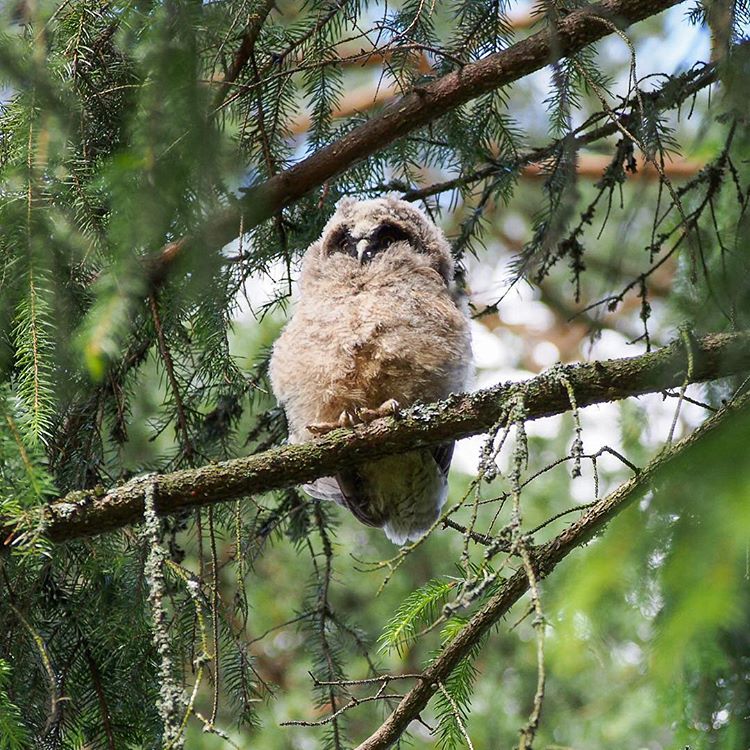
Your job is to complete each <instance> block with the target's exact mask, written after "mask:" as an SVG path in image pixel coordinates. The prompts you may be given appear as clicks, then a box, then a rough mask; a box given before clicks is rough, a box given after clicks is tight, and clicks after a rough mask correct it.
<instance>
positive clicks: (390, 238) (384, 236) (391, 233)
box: [372, 224, 411, 251]
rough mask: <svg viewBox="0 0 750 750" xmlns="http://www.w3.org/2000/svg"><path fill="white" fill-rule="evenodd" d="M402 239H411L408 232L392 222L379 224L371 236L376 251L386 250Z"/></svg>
mask: <svg viewBox="0 0 750 750" xmlns="http://www.w3.org/2000/svg"><path fill="white" fill-rule="evenodd" d="M404 240H406V241H407V242H409V241H411V238H410V236H409V234H408V233H407V232H405V231H404V230H403V229H401V227H398V226H395V225H393V224H384V225H382V226H380V227H379V228H378V229H377V230H376V232H375V233H374V235H373V237H372V243H373V245H374V246H375V247H377V250H378V251H382V250H387V249H388V248H389V247H390V246H391V245H393V244H394V243H396V242H403V241H404Z"/></svg>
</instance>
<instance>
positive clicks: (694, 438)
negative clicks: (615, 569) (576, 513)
mask: <svg viewBox="0 0 750 750" xmlns="http://www.w3.org/2000/svg"><path fill="white" fill-rule="evenodd" d="M749 405H750V396H744V397H743V398H742V399H741V400H740V402H739V403H738V404H736V405H734V406H731V407H727V408H724V409H722V410H721V411H720V412H718V413H717V414H716V415H714V416H713V417H711V418H710V419H708V420H707V421H706V422H704V423H703V424H702V425H701V426H700V427H699V428H698V429H697V430H695V432H693V433H692V434H691V435H690V436H689V437H687V438H686V439H685V440H683V441H681V442H680V443H677V444H676V445H674V446H672V447H671V448H669V449H667V450H666V451H664V452H663V453H661V454H660V455H659V456H658V458H656V459H654V460H653V461H652V462H651V463H650V464H649V465H648V466H646V467H645V468H644V469H642V470H641V471H640V472H639V473H638V474H637V475H636V476H635V477H633V478H632V479H631V480H630V481H628V482H625V483H624V484H622V485H621V486H620V487H618V488H617V489H616V490H615V491H614V492H612V493H611V494H609V495H607V497H605V498H602V499H601V500H600V501H598V502H597V503H596V504H595V505H593V506H592V507H591V508H590V509H589V510H588V511H587V512H586V513H585V514H584V515H583V516H581V518H579V519H578V520H577V521H575V522H574V523H572V524H571V525H570V526H568V527H567V528H566V529H565V530H564V531H563V532H562V533H561V534H559V535H558V536H556V537H555V538H554V539H552V540H551V541H549V542H547V543H546V544H544V545H542V546H541V547H539V548H537V549H535V550H534V551H533V552H531V551H530V553H529V554H530V556H531V557H532V562H533V566H534V569H535V573H536V577H537V578H538V579H542V578H545V577H546V576H548V575H549V574H550V573H551V572H552V571H553V570H554V569H555V567H556V566H557V564H558V563H559V562H560V561H562V560H563V559H564V558H565V557H567V556H568V555H569V554H570V553H571V552H572V551H573V550H575V549H577V548H578V547H580V546H581V545H583V544H585V543H586V542H588V541H590V540H591V538H592V537H593V535H594V534H595V533H596V532H597V531H599V530H600V529H601V528H602V527H603V526H604V525H605V524H606V523H608V522H609V521H610V520H612V518H614V517H615V516H616V515H618V514H619V513H621V512H622V511H623V510H625V508H627V507H628V506H630V505H631V504H632V503H633V502H634V501H635V500H637V499H639V498H640V497H642V496H643V494H644V493H645V492H647V491H648V490H651V489H653V488H654V485H655V483H656V482H657V481H658V480H661V479H662V478H663V477H664V476H665V474H666V473H667V472H669V473H670V474H671V473H672V472H673V471H674V469H675V468H676V466H677V465H680V466H681V467H685V470H686V471H689V470H690V466H691V458H692V457H693V456H694V455H695V454H694V449H695V447H696V444H697V443H699V442H700V441H703V440H704V439H705V438H708V439H714V438H716V437H719V436H720V435H721V434H722V433H723V432H724V430H725V428H727V427H731V425H732V424H733V423H737V422H738V421H739V420H740V419H744V420H745V423H746V417H747V415H748V406H749ZM692 465H699V462H696V461H693V462H692ZM672 476H674V474H672ZM528 588H529V578H528V575H527V573H526V570H525V569H524V568H523V567H521V568H519V569H518V570H517V571H516V572H515V573H514V574H513V575H512V576H510V578H507V579H506V580H505V583H504V584H503V586H502V588H501V589H500V591H498V592H497V593H496V594H495V595H494V596H492V597H491V598H490V600H489V601H488V602H487V604H485V606H484V607H483V608H482V609H480V610H479V611H478V612H477V613H476V614H475V615H474V616H473V617H472V618H471V619H470V620H469V622H468V623H467V624H466V625H465V626H464V628H463V629H462V630H461V631H460V632H459V633H458V635H457V636H456V637H455V638H454V639H453V640H452V641H451V642H450V643H449V644H448V645H447V646H446V647H445V648H444V649H443V651H442V652H441V653H440V655H439V656H438V657H437V658H436V659H435V660H434V661H433V662H432V664H430V665H429V666H428V667H427V669H425V671H424V672H423V673H422V674H421V675H419V679H418V680H417V683H416V684H415V685H414V687H413V688H412V689H411V690H410V691H409V692H408V693H407V694H406V695H405V696H404V697H403V699H402V700H401V702H400V703H399V704H398V706H396V708H395V709H394V710H393V713H391V715H390V716H389V717H388V718H387V719H386V720H385V721H384V722H383V724H381V726H380V727H379V728H378V729H377V730H376V731H375V732H374V733H373V734H372V735H370V737H368V738H367V739H366V740H365V741H364V742H362V743H361V744H360V745H358V746H357V748H356V750H384V748H388V747H390V746H391V745H393V743H394V742H396V741H397V740H398V738H399V737H400V736H401V735H402V734H403V733H404V732H405V731H406V728H407V727H408V726H409V723H410V722H411V721H413V720H414V719H416V718H417V717H418V716H419V714H420V712H421V711H422V710H423V709H424V708H425V706H426V705H427V703H428V701H429V700H430V698H431V697H432V696H433V695H434V694H435V693H437V692H438V691H439V690H440V685H441V684H442V683H443V682H444V681H445V680H446V679H447V677H448V676H449V675H450V674H451V672H452V671H453V670H454V669H455V668H456V667H457V666H458V664H459V663H460V662H461V660H462V659H463V658H464V657H465V656H466V655H467V654H468V653H469V652H470V651H471V649H472V648H473V647H474V646H476V644H477V643H479V641H480V640H481V638H482V637H483V636H484V635H486V634H487V633H488V632H489V631H490V629H491V628H492V627H493V626H494V625H495V624H496V623H497V622H498V620H499V619H500V618H501V617H503V616H504V615H506V614H507V613H508V611H509V610H510V608H511V607H512V606H513V605H514V604H515V603H516V602H517V601H518V600H519V599H520V598H521V597H522V596H523V595H524V594H525V593H526V591H527V590H528Z"/></svg>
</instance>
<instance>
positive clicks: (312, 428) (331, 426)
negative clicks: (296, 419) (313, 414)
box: [306, 422, 339, 436]
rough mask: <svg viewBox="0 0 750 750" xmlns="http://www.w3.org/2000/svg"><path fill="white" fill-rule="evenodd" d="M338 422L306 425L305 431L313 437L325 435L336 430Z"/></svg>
mask: <svg viewBox="0 0 750 750" xmlns="http://www.w3.org/2000/svg"><path fill="white" fill-rule="evenodd" d="M338 427H339V424H338V422H312V423H310V424H309V425H307V427H306V429H307V431H308V432H310V433H312V434H313V435H315V436H317V435H326V434H327V433H329V432H330V431H331V430H336V429H338Z"/></svg>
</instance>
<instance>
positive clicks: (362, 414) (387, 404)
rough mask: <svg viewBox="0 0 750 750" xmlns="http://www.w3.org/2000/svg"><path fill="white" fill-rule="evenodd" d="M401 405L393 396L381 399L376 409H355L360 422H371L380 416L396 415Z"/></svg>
mask: <svg viewBox="0 0 750 750" xmlns="http://www.w3.org/2000/svg"><path fill="white" fill-rule="evenodd" d="M400 410H401V407H400V406H399V403H398V401H396V399H395V398H389V399H388V400H387V401H383V403H382V404H380V406H378V408H377V409H367V408H360V409H357V410H356V414H357V417H358V418H359V420H360V421H361V422H372V421H373V420H374V419H380V417H397V416H398V414H399V412H400Z"/></svg>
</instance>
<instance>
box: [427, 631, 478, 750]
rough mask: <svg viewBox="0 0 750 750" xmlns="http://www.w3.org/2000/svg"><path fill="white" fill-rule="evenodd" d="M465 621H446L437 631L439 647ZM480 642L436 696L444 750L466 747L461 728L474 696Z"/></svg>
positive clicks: (445, 642) (439, 729)
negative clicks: (438, 632)
mask: <svg viewBox="0 0 750 750" xmlns="http://www.w3.org/2000/svg"><path fill="white" fill-rule="evenodd" d="M466 622H467V619H466V618H463V617H454V618H453V619H452V620H450V622H448V623H447V624H446V625H445V626H444V627H443V628H442V630H441V631H440V641H441V643H442V645H445V644H447V643H449V642H450V641H452V640H453V639H454V638H455V637H456V636H457V635H458V634H459V633H460V632H461V630H462V629H463V627H464V626H465V625H466ZM484 643H485V639H484V638H483V639H481V640H480V641H479V643H476V644H475V645H474V646H472V647H471V649H470V650H469V651H468V653H467V654H466V655H465V656H464V657H463V658H462V659H461V661H460V662H459V663H458V665H457V666H456V668H455V669H454V670H453V671H452V672H451V673H450V676H449V677H448V679H447V680H446V681H445V684H444V685H443V686H442V689H441V690H440V692H439V693H438V695H437V706H436V709H435V712H436V715H437V718H438V721H439V725H438V731H439V732H440V746H441V747H443V748H446V750H453V748H459V747H464V746H465V744H466V736H465V732H466V729H465V728H466V725H467V723H468V719H469V714H470V709H471V698H472V695H473V694H474V682H475V681H476V679H477V676H478V674H479V670H478V669H477V667H476V660H477V657H478V656H479V653H480V652H481V650H482V647H483V646H484ZM446 694H447V695H446Z"/></svg>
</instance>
